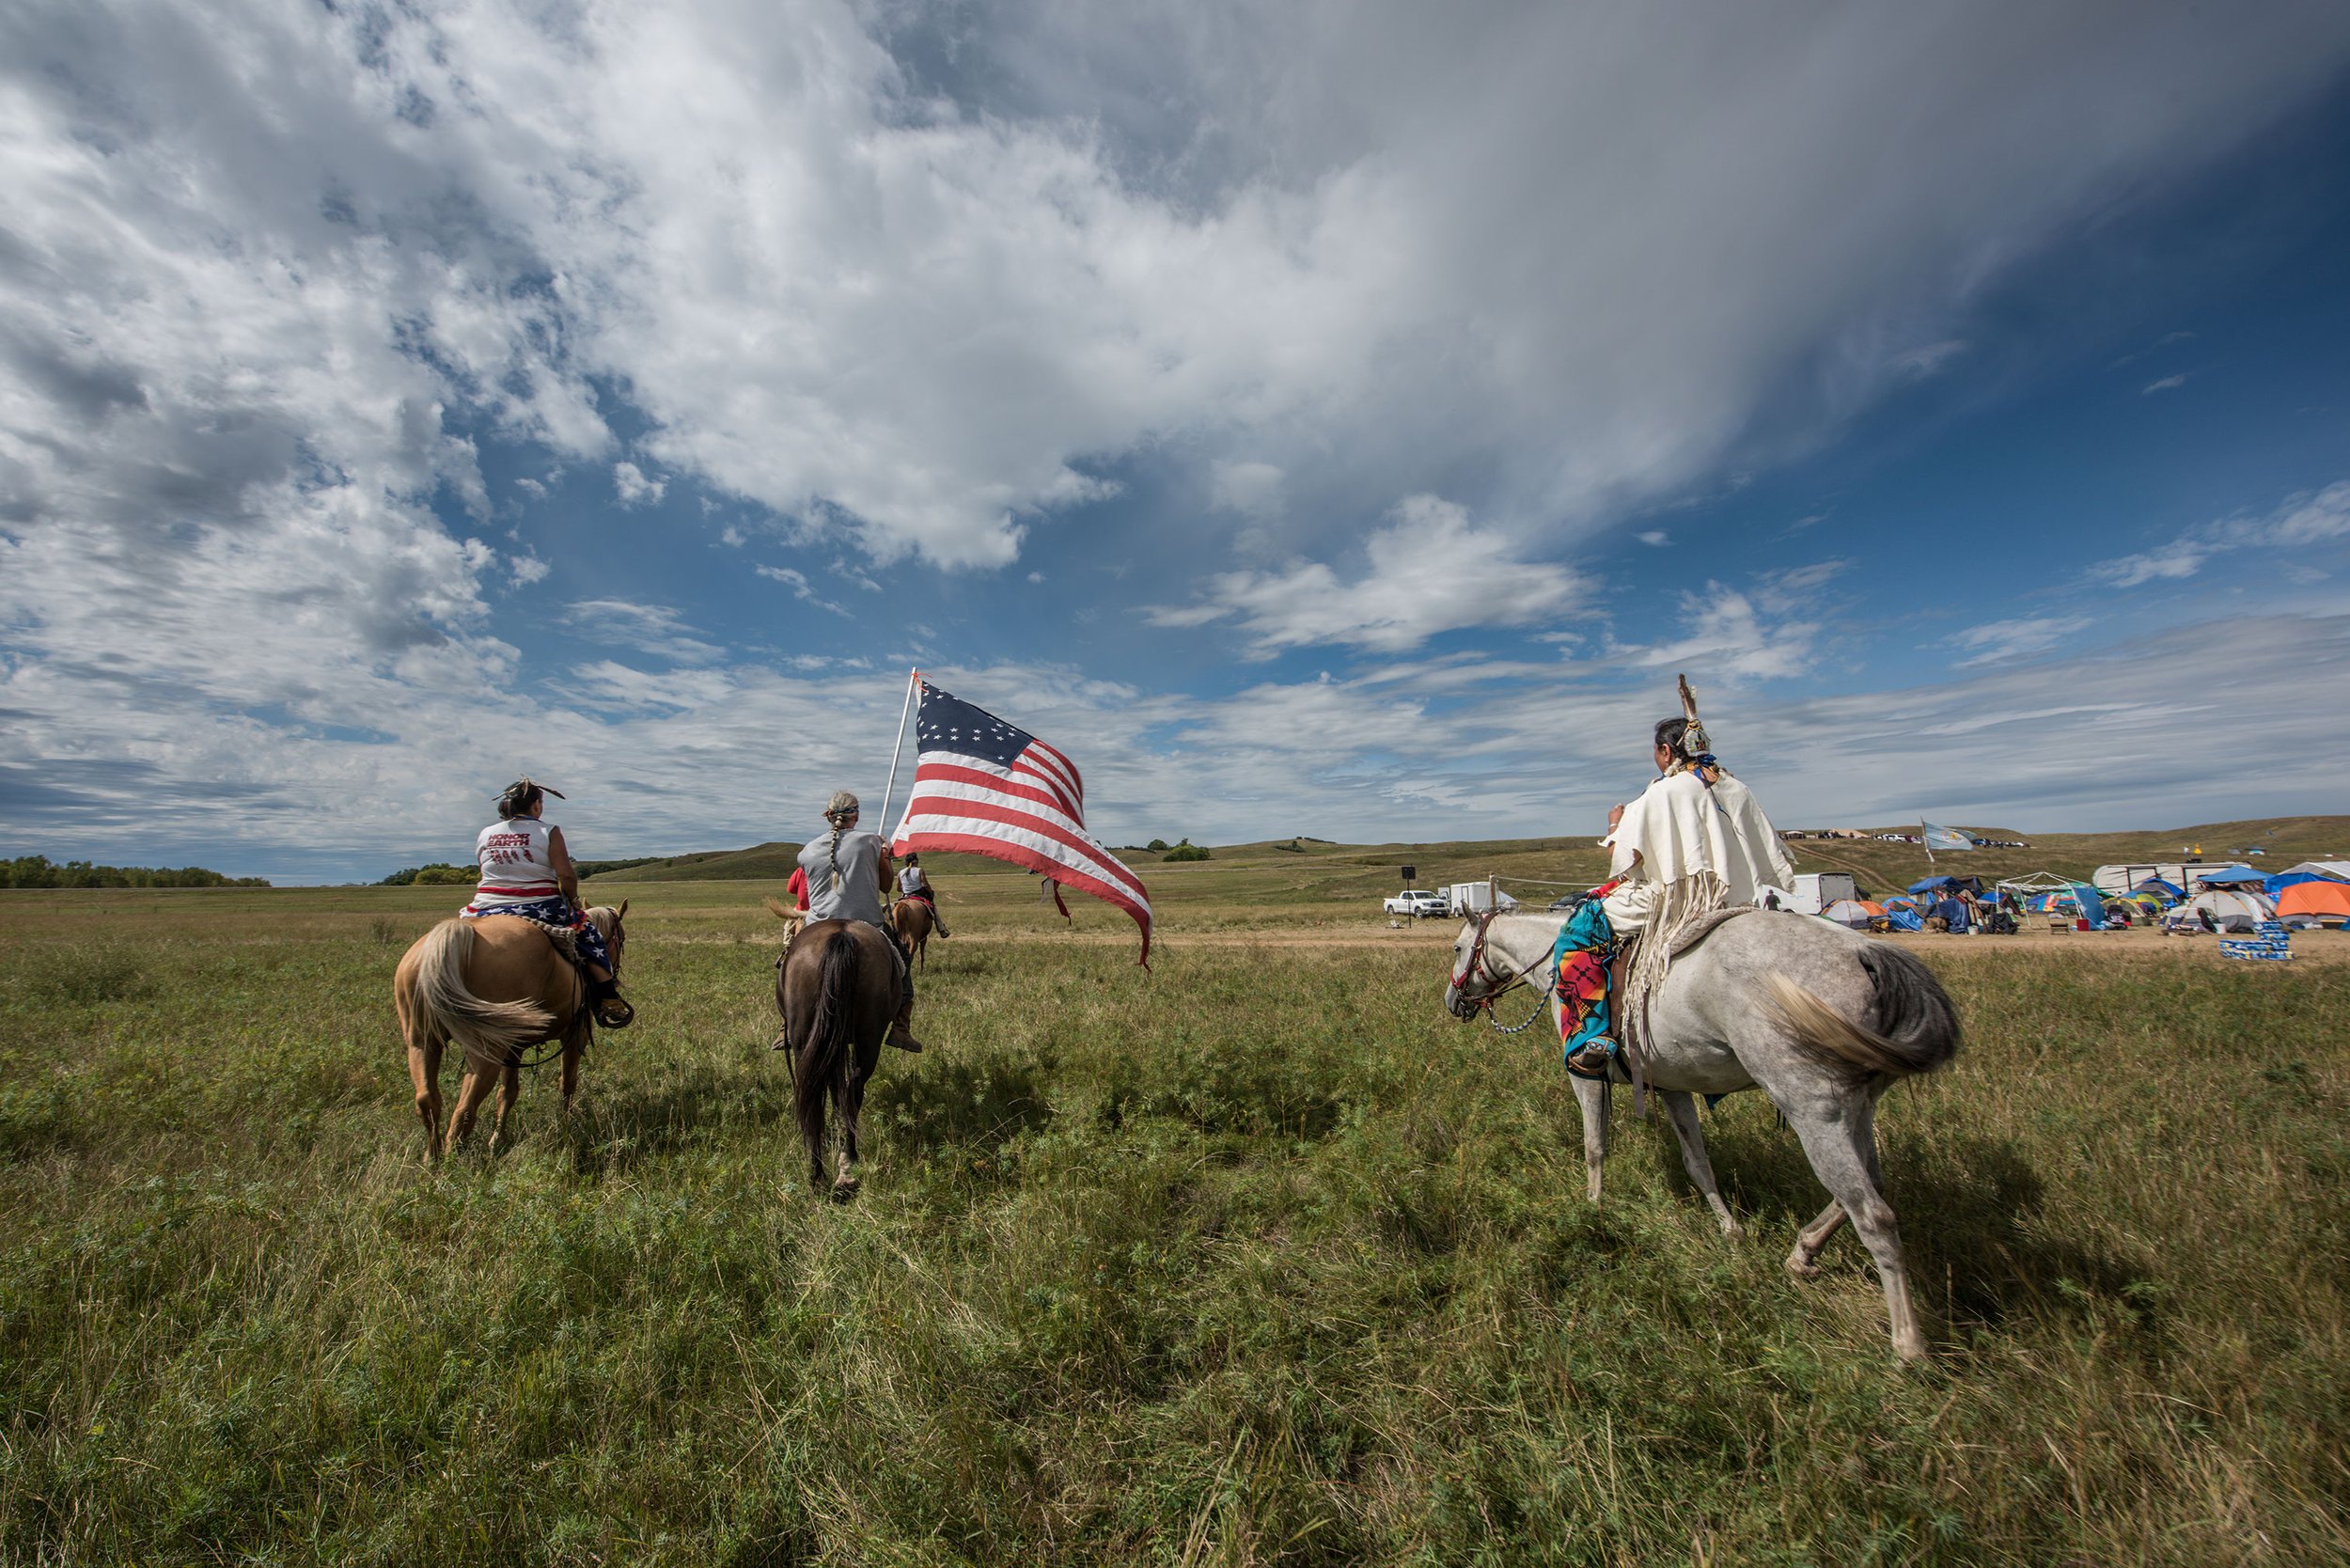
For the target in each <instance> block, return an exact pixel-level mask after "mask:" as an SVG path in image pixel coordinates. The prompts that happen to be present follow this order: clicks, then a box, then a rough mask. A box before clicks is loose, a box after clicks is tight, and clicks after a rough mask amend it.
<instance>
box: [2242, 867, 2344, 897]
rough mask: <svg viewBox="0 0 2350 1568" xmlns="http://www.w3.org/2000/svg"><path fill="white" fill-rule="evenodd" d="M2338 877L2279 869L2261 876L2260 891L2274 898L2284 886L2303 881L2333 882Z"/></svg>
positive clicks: (2313, 872)
mask: <svg viewBox="0 0 2350 1568" xmlns="http://www.w3.org/2000/svg"><path fill="white" fill-rule="evenodd" d="M2339 880H2340V879H2339V878H2337V877H2330V876H2320V875H2318V874H2317V873H2316V872H2315V871H2279V872H2278V873H2277V874H2276V875H2275V876H2270V877H2263V878H2261V891H2262V892H2264V893H2266V894H2267V895H2268V896H2269V897H2270V898H2272V899H2273V898H2275V897H2276V896H2277V895H2278V894H2279V893H2281V892H2283V891H2284V890H2285V889H2286V888H2288V887H2291V886H2295V885H2297V884H2299V883H2304V882H2335V881H2339Z"/></svg>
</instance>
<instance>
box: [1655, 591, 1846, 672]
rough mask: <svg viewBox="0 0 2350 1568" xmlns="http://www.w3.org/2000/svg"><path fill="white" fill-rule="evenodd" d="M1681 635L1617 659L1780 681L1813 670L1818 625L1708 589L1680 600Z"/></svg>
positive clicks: (1736, 595)
mask: <svg viewBox="0 0 2350 1568" xmlns="http://www.w3.org/2000/svg"><path fill="white" fill-rule="evenodd" d="M1681 611H1682V622H1683V635H1681V636H1679V637H1677V638H1675V639H1674V640H1673V641H1671V642H1669V643H1662V644H1657V645H1653V646H1647V647H1642V646H1637V645H1628V646H1624V647H1621V648H1618V649H1617V650H1615V651H1614V654H1613V657H1614V658H1616V659H1617V660H1620V661H1622V662H1624V663H1628V664H1631V665H1633V666H1645V667H1649V668H1656V667H1660V666H1670V667H1671V668H1673V669H1676V670H1682V669H1686V670H1688V671H1689V672H1691V674H1692V676H1693V677H1696V676H1698V675H1699V673H1700V672H1703V673H1704V674H1707V675H1714V676H1730V677H1735V678H1739V679H1744V680H1756V681H1763V680H1776V679H1778V678H1781V677H1785V676H1790V675H1797V674H1800V673H1802V672H1803V671H1804V670H1805V669H1806V668H1808V667H1810V662H1811V653H1812V648H1813V645H1814V644H1815V643H1816V642H1817V641H1818V640H1819V631H1820V628H1819V623H1818V622H1817V621H1815V620H1813V619H1810V618H1809V617H1792V618H1789V619H1776V620H1775V619H1771V618H1770V617H1769V616H1768V615H1767V614H1765V613H1764V611H1763V610H1762V609H1759V608H1758V607H1757V605H1756V602H1755V601H1754V600H1753V599H1751V598H1749V597H1748V596H1747V595H1746V594H1744V593H1741V592H1739V591H1737V590H1736V589H1734V588H1724V587H1723V586H1722V585H1721V584H1719V583H1708V584H1707V585H1706V586H1705V591H1704V592H1702V593H1688V594H1684V595H1682V597H1681Z"/></svg>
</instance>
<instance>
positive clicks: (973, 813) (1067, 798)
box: [890, 681, 1151, 965]
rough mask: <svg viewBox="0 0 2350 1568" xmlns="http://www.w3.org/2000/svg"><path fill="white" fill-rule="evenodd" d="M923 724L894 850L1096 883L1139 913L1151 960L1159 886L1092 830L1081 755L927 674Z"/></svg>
mask: <svg viewBox="0 0 2350 1568" xmlns="http://www.w3.org/2000/svg"><path fill="white" fill-rule="evenodd" d="M914 733H915V745H916V750H917V756H916V760H915V767H914V792H913V794H912V795H911V796H909V797H908V799H907V801H906V811H905V815H904V816H903V817H901V818H900V819H899V821H898V833H897V837H896V838H895V839H892V840H891V842H890V848H891V850H892V851H893V852H895V853H896V854H899V855H903V854H905V853H906V852H907V851H908V850H960V851H962V852H963V853H964V854H966V855H987V856H989V857H991V858H993V859H996V860H1007V861H1010V862H1011V864H1012V865H1015V866H1025V867H1026V868H1027V869H1028V870H1032V871H1037V872H1040V873H1042V875H1044V876H1047V877H1050V878H1051V879H1052V880H1053V881H1055V882H1057V883H1059V884H1060V885H1061V886H1064V887H1074V888H1076V889H1077V890H1078V891H1080V892H1085V893H1090V894H1092V895H1093V896H1094V897H1095V898H1097V899H1101V900H1104V901H1105V902H1109V903H1114V904H1116V905H1117V906H1118V907H1119V908H1120V909H1122V910H1124V911H1125V912H1126V913H1127V914H1129V915H1131V916H1133V917H1135V923H1136V925H1138V926H1140V927H1141V928H1142V962H1143V963H1144V964H1146V965H1147V964H1149V963H1150V962H1151V895H1150V894H1149V893H1147V892H1145V891H1144V890H1143V886H1142V879H1141V878H1140V877H1138V876H1136V875H1135V873H1134V872H1132V871H1130V870H1127V869H1126V867H1125V866H1124V865H1123V864H1122V863H1121V862H1120V860H1119V858H1118V857H1117V856H1116V855H1112V854H1111V853H1110V852H1109V851H1108V850H1106V849H1105V848H1103V847H1102V844H1101V841H1100V840H1099V839H1095V838H1094V837H1093V835H1091V834H1090V833H1088V832H1087V831H1086V787H1085V780H1084V779H1083V778H1082V777H1080V776H1078V773H1077V764H1076V763H1074V762H1073V761H1071V760H1069V759H1068V758H1067V757H1065V756H1063V755H1062V754H1061V753H1060V752H1059V751H1058V750H1057V749H1055V748H1054V747H1052V746H1049V745H1045V744H1044V743H1043V742H1042V741H1040V740H1038V739H1037V738H1036V737H1035V736H1034V735H1031V734H1029V733H1028V732H1027V731H1026V730H1025V729H1021V728H1020V727H1019V726H1018V725H1014V724H1006V723H1005V722H1004V721H1003V720H1002V719H999V718H997V717H996V716H995V714H994V713H989V712H987V711H986V710H985V709H982V708H975V707H973V706H972V705H971V704H970V703H968V702H964V701H963V700H961V699H960V698H952V697H949V696H948V695H947V694H946V693H945V692H943V691H940V690H939V689H938V688H937V687H936V686H933V685H932V684H931V683H930V682H928V681H925V682H922V699H921V706H920V707H919V708H918V709H917V711H916V714H915V720H914Z"/></svg>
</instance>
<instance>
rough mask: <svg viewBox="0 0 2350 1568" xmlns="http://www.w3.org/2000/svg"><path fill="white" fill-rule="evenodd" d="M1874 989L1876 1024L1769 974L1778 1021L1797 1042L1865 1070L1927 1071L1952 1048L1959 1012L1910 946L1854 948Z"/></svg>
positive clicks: (1941, 1061)
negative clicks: (1846, 1013)
mask: <svg viewBox="0 0 2350 1568" xmlns="http://www.w3.org/2000/svg"><path fill="white" fill-rule="evenodd" d="M1860 964H1861V967H1863V968H1865V969H1867V970H1868V971H1869V980H1870V983H1871V984H1872V986H1873V987H1874V989H1875V993H1876V996H1875V1006H1874V1007H1873V1009H1872V1011H1874V1012H1875V1014H1876V1023H1877V1027H1876V1028H1873V1029H1872V1028H1868V1027H1864V1026H1862V1025H1860V1024H1857V1023H1856V1022H1854V1021H1853V1020H1852V1019H1850V1018H1847V1017H1845V1016H1844V1015H1843V1014H1842V1013H1841V1012H1839V1011H1836V1010H1835V1009H1834V1008H1832V1007H1829V1006H1828V1005H1827V1004H1826V1003H1825V1002H1824V1001H1822V1000H1820V998H1819V997H1817V996H1813V995H1812V994H1811V993H1810V992H1809V991H1806V990H1805V989H1804V988H1803V987H1802V986H1799V985H1797V984H1795V983H1794V981H1793V980H1789V979H1787V977H1786V976H1784V975H1773V976H1772V977H1771V978H1770V980H1769V990H1770V996H1771V1001H1772V1003H1773V1005H1774V1006H1775V1007H1777V1008H1778V1015H1779V1020H1780V1022H1781V1023H1783V1024H1784V1025H1785V1026H1786V1027H1787V1029H1788V1032H1789V1033H1791V1034H1793V1035H1794V1037H1795V1039H1796V1041H1797V1042H1798V1043H1802V1044H1804V1045H1808V1046H1810V1048H1811V1049H1812V1050H1815V1051H1818V1052H1820V1053H1822V1054H1823V1055H1825V1056H1829V1057H1833V1058H1836V1059H1837V1060H1839V1061H1843V1062H1848V1063H1850V1064H1851V1065H1852V1066H1855V1067H1857V1068H1859V1069H1861V1070H1862V1071H1863V1072H1867V1073H1882V1074H1886V1075H1887V1076H1888V1077H1907V1076H1910V1075H1912V1074H1919V1073H1931V1072H1933V1071H1934V1070H1935V1068H1937V1067H1940V1066H1942V1065H1943V1064H1944V1063H1946V1062H1948V1061H1949V1060H1950V1059H1951V1058H1952V1057H1954V1056H1956V1055H1957V1054H1958V1033H1959V1031H1958V1011H1957V1010H1956V1009H1955V1008H1953V1007H1951V996H1950V993H1949V992H1947V991H1945V990H1943V989H1942V982H1941V981H1939V980H1935V978H1934V971H1933V970H1931V969H1929V968H1927V967H1926V965H1925V964H1924V962H1923V961H1921V960H1920V959H1919V958H1918V956H1917V955H1916V954H1914V953H1908V952H1904V951H1903V950H1902V949H1899V948H1895V947H1891V946H1888V944H1885V943H1882V942H1872V943H1870V944H1868V946H1866V947H1864V948H1863V949H1861V950H1860Z"/></svg>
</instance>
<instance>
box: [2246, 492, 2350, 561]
mask: <svg viewBox="0 0 2350 1568" xmlns="http://www.w3.org/2000/svg"><path fill="white" fill-rule="evenodd" d="M2265 534H2266V542H2268V543H2270V544H2276V545H2290V544H2314V543H2317V542H2318V541H2321V540H2329V539H2340V538H2342V536H2343V535H2344V534H2350V479H2337V480H2335V481H2334V482H2333V483H2332V484H2329V485H2327V486H2326V488H2325V489H2323V490H2321V491H2319V492H2317V493H2316V494H2313V495H2295V496H2294V497H2292V498H2291V499H2289V500H2287V501H2286V502H2285V504H2284V505H2283V506H2281V507H2279V508H2278V509H2277V510H2276V512H2275V513H2274V514H2272V515H2271V516H2270V518H2269V520H2268V525H2267V528H2266V529H2265Z"/></svg>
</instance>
